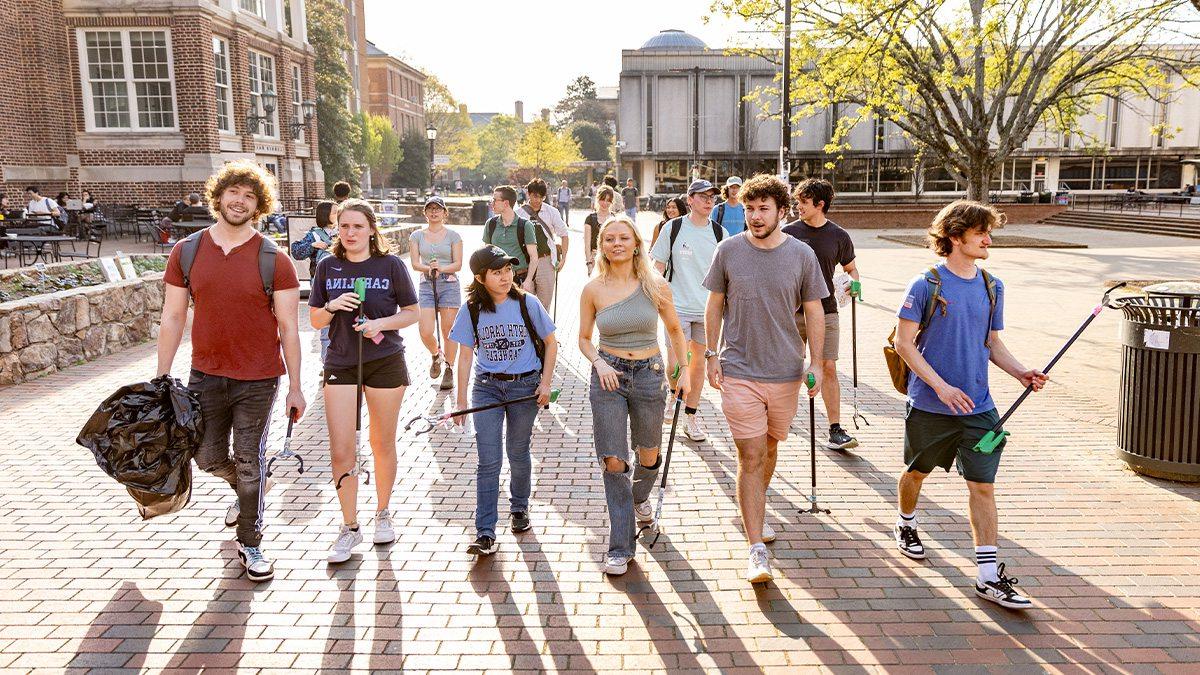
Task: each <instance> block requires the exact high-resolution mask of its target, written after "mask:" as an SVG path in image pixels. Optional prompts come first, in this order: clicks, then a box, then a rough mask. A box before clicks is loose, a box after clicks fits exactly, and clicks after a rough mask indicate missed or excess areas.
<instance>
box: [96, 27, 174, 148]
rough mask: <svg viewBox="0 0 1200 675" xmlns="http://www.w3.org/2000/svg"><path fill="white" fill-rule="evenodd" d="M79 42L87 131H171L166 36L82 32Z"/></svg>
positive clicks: (138, 32)
mask: <svg viewBox="0 0 1200 675" xmlns="http://www.w3.org/2000/svg"><path fill="white" fill-rule="evenodd" d="M81 42H82V43H83V44H82V45H80V53H81V54H82V55H83V59H82V60H81V61H82V62H81V63H80V65H81V67H82V69H83V71H84V77H83V81H84V89H85V91H84V99H85V108H86V113H87V128H88V129H132V130H142V129H145V130H150V129H154V130H160V129H174V128H175V94H174V91H173V76H174V74H173V72H172V67H171V46H170V41H169V39H168V37H167V33H166V31H142V30H115V31H83V33H82V40H81Z"/></svg>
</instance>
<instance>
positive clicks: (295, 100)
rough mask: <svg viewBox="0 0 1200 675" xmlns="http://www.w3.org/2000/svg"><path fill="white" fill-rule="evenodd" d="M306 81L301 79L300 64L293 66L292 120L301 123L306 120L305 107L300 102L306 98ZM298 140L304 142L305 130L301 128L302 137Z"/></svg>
mask: <svg viewBox="0 0 1200 675" xmlns="http://www.w3.org/2000/svg"><path fill="white" fill-rule="evenodd" d="M303 92H304V81H303V80H301V79H300V66H296V65H293V66H292V121H293V122H296V123H301V122H303V121H304V109H303V108H302V106H301V104H300V102H301V101H302V100H304V97H303ZM296 140H297V141H300V142H304V140H305V139H304V130H303V129H301V130H300V138H297V139H296Z"/></svg>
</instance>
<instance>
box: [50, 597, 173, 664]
mask: <svg viewBox="0 0 1200 675" xmlns="http://www.w3.org/2000/svg"><path fill="white" fill-rule="evenodd" d="M161 616H162V603H160V602H155V601H153V600H148V599H147V598H146V596H144V595H142V592H141V590H139V589H138V587H137V584H135V583H134V582H132V581H126V582H123V583H122V584H121V587H120V588H118V589H117V592H116V593H114V594H113V597H112V599H111V600H109V601H108V604H106V605H105V606H104V608H103V609H101V610H100V613H99V614H97V615H96V618H94V619H92V625H91V626H89V627H88V631H87V634H86V635H84V637H83V641H82V642H81V643H80V644H79V646H78V647H77V648H76V649H75V656H73V657H71V660H70V662H68V663H67V666H66V667H67V672H82V671H86V670H88V669H91V668H122V669H129V670H139V669H141V667H142V664H143V663H145V661H146V651H147V650H148V649H149V647H150V642H151V641H152V640H153V639H154V633H155V632H156V631H157V630H158V622H159V618H160V617H161Z"/></svg>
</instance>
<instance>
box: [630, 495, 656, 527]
mask: <svg viewBox="0 0 1200 675" xmlns="http://www.w3.org/2000/svg"><path fill="white" fill-rule="evenodd" d="M633 515H634V517H636V518H637V521H638V523H639V524H642V525H645V524H646V523H653V522H654V505H653V504H651V503H650V500H649V499H647V500H646V501H644V502H638V503H637V504H634V505H633Z"/></svg>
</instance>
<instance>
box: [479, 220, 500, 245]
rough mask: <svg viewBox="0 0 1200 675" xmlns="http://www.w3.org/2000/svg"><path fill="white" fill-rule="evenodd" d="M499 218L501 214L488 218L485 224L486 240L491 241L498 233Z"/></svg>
mask: <svg viewBox="0 0 1200 675" xmlns="http://www.w3.org/2000/svg"><path fill="white" fill-rule="evenodd" d="M499 218H500V216H492V217H491V218H488V219H487V222H486V223H484V224H483V240H484V241H486V242H490V241H491V240H492V236H493V235H495V234H496V221H497V220H498V219H499Z"/></svg>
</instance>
